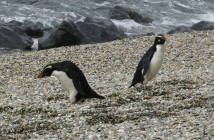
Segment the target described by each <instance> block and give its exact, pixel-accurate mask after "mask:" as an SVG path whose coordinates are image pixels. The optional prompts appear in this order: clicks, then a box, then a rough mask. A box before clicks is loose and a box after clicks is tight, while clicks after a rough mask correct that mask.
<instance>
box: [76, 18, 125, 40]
mask: <svg viewBox="0 0 214 140" xmlns="http://www.w3.org/2000/svg"><path fill="white" fill-rule="evenodd" d="M77 26H78V28H79V30H80V31H81V33H82V34H84V36H85V37H87V38H86V40H85V41H86V42H87V43H100V42H107V41H112V40H116V39H122V38H124V37H126V35H125V34H124V32H123V31H121V30H119V29H118V28H117V27H116V26H115V24H114V23H113V22H112V21H111V20H109V19H95V18H89V17H87V18H86V19H85V21H84V22H78V23H77Z"/></svg>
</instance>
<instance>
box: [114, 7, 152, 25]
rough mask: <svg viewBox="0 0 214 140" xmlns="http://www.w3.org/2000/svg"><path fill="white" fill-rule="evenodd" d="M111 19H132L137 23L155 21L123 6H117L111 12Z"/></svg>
mask: <svg viewBox="0 0 214 140" xmlns="http://www.w3.org/2000/svg"><path fill="white" fill-rule="evenodd" d="M110 18H111V19H117V20H122V19H132V20H134V21H135V22H138V23H142V24H145V23H151V22H152V21H153V20H152V19H151V18H149V17H146V16H142V15H140V14H139V13H137V12H136V11H134V10H133V9H130V8H127V7H121V6H115V7H113V8H112V9H111V11H110Z"/></svg>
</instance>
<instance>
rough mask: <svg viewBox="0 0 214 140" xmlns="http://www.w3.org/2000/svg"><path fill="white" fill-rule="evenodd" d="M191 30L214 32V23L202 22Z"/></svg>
mask: <svg viewBox="0 0 214 140" xmlns="http://www.w3.org/2000/svg"><path fill="white" fill-rule="evenodd" d="M191 29H192V30H196V31H203V30H214V22H210V21H200V22H198V23H196V24H193V25H192V27H191Z"/></svg>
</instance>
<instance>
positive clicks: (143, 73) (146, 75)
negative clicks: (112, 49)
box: [129, 35, 166, 88]
mask: <svg viewBox="0 0 214 140" xmlns="http://www.w3.org/2000/svg"><path fill="white" fill-rule="evenodd" d="M165 40H166V38H165V37H164V36H163V35H159V36H156V37H155V42H154V44H153V45H152V47H151V48H149V50H148V51H147V52H146V54H145V55H144V56H143V58H142V59H141V60H140V62H139V64H138V66H137V69H136V72H135V74H134V78H133V80H132V83H131V85H130V87H132V86H135V85H136V84H137V83H142V84H147V82H148V81H149V80H151V79H152V78H154V77H155V75H156V74H157V73H158V70H159V69H160V67H161V64H162V61H163V56H164V50H165V47H164V43H165ZM130 87H129V88H130Z"/></svg>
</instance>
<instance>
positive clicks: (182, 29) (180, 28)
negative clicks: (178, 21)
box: [168, 26, 192, 34]
mask: <svg viewBox="0 0 214 140" xmlns="http://www.w3.org/2000/svg"><path fill="white" fill-rule="evenodd" d="M184 32H188V33H189V32H192V29H191V28H190V27H187V26H178V27H176V28H174V29H172V30H170V31H169V32H168V34H175V33H184Z"/></svg>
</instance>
